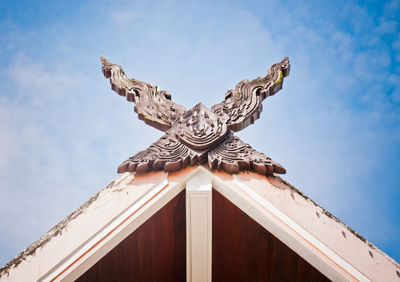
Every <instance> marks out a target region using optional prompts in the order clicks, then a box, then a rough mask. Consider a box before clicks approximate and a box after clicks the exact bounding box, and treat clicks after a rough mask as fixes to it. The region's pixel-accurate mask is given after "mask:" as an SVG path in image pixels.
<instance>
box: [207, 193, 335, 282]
mask: <svg viewBox="0 0 400 282" xmlns="http://www.w3.org/2000/svg"><path fill="white" fill-rule="evenodd" d="M212 213H213V218H212V220H213V230H212V240H213V241H212V242H213V243H212V280H213V282H219V281H229V282H234V281H243V282H249V281H251V282H252V281H329V279H327V278H326V277H325V276H324V275H323V274H321V273H320V272H319V271H318V270H317V269H315V268H314V267H313V266H311V265H310V264H309V263H308V262H306V261H305V260H304V259H302V258H301V257H300V256H298V255H297V254H296V253H295V252H294V251H292V250H291V249H290V248H289V247H287V246H286V245H284V244H283V243H282V242H281V241H279V240H278V239H277V238H276V237H275V236H273V235H272V234H271V233H270V232H268V231H267V230H265V229H264V228H263V227H262V226H261V225H259V224H258V223H257V222H255V221H254V220H253V219H251V218H250V217H249V216H248V215H246V214H245V213H244V212H243V211H242V210H240V209H239V208H238V207H236V206H235V205H233V204H232V203H231V202H230V201H229V200H227V199H226V198H225V197H223V196H222V195H221V194H219V193H218V192H216V191H215V190H213V207H212Z"/></svg>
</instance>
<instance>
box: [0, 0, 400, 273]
mask: <svg viewBox="0 0 400 282" xmlns="http://www.w3.org/2000/svg"><path fill="white" fill-rule="evenodd" d="M143 2H144V1H141V2H135V1H86V2H84V1H7V0H6V1H1V3H0V132H1V138H0V178H1V180H2V181H1V184H0V195H1V197H0V264H1V265H3V264H5V263H6V262H7V261H9V260H10V259H11V258H12V257H13V256H15V255H17V254H18V253H19V252H20V251H22V250H23V249H24V248H25V247H27V246H28V245H30V244H31V243H32V242H33V241H34V240H36V239H37V238H39V237H40V236H41V235H42V234H44V233H45V232H47V231H48V230H49V229H50V228H51V227H52V226H54V225H55V224H56V223H57V222H58V221H60V220H61V219H63V218H64V217H66V216H67V215H68V214H69V213H70V212H72V211H73V210H74V209H76V208H77V207H78V206H79V205H80V204H82V203H83V202H85V201H86V200H87V199H89V197H90V196H91V195H93V194H94V193H96V192H97V191H98V190H100V189H101V188H102V187H103V186H105V185H106V184H107V183H109V182H110V181H111V180H113V179H114V178H115V177H116V168H117V167H118V165H119V164H120V163H121V162H122V161H123V160H125V159H126V158H127V157H129V156H131V155H132V154H134V153H136V152H138V151H140V150H143V149H145V148H146V147H147V146H148V145H150V144H151V143H152V142H154V141H155V140H156V139H157V138H158V137H160V136H161V134H162V133H161V132H160V131H157V130H156V129H154V128H151V127H149V126H145V125H144V124H143V123H142V122H141V121H139V120H138V119H137V116H136V115H135V113H134V112H133V104H131V103H127V102H126V101H125V100H124V99H122V98H121V97H119V96H118V95H116V94H115V93H114V92H112V91H111V90H110V86H109V82H108V81H107V80H106V79H104V77H103V76H102V74H101V71H100V56H101V55H103V56H105V57H107V58H108V59H109V60H110V61H112V62H114V63H117V64H120V65H122V66H123V67H124V69H125V71H126V73H127V75H128V76H134V77H135V78H138V79H141V80H144V81H148V82H151V83H152V84H157V85H159V86H160V87H161V88H162V89H166V90H168V91H169V92H171V93H172V97H173V100H174V101H175V102H177V103H180V104H182V105H184V106H186V107H187V108H190V107H192V106H194V105H195V104H196V103H198V102H200V101H201V102H203V103H204V104H206V105H207V106H209V107H211V106H212V105H214V104H216V103H218V102H220V101H222V99H223V97H224V94H225V92H226V91H227V90H228V89H232V88H233V87H234V86H235V85H236V83H237V82H239V81H240V80H242V79H244V78H249V79H252V78H255V77H258V76H261V75H265V73H266V71H267V70H268V68H269V66H270V65H271V64H273V63H275V62H278V61H280V60H281V59H282V58H283V57H284V56H286V55H287V56H289V57H290V60H291V65H292V68H291V73H290V75H289V77H288V78H287V79H286V80H285V83H284V89H283V91H281V92H280V93H279V94H278V95H276V96H274V97H271V98H268V99H267V100H265V101H264V112H263V113H262V115H261V118H260V119H259V120H258V121H256V123H255V124H254V125H252V126H250V127H248V128H246V129H245V130H243V131H242V132H239V134H238V135H239V136H240V137H241V139H242V140H243V141H245V142H248V143H250V144H251V145H252V146H253V147H254V148H256V149H257V150H259V151H261V152H264V153H266V154H267V155H269V156H271V157H272V158H273V159H274V160H276V161H278V162H279V163H281V164H282V165H283V166H284V167H285V168H286V169H287V175H286V176H285V179H287V180H288V181H289V182H290V183H292V184H293V185H294V186H296V187H297V188H299V189H300V190H301V191H303V192H304V193H305V194H307V195H308V196H310V197H311V198H312V199H314V200H315V201H316V202H318V203H320V204H321V205H322V206H323V207H325V208H326V209H328V210H329V211H330V212H332V213H333V214H335V215H336V216H337V217H339V218H340V219H341V220H342V221H343V222H344V223H346V224H348V225H349V226H350V227H352V228H354V229H355V230H356V231H358V232H359V233H360V234H362V235H363V236H365V237H366V238H367V239H368V240H370V241H371V242H372V243H373V244H375V245H377V246H378V247H379V248H381V249H382V250H383V251H385V252H386V253H388V254H389V255H390V256H391V257H393V258H394V259H396V260H397V261H399V260H400V239H399V238H400V191H399V188H400V187H399V186H400V185H399V183H400V51H399V50H400V32H399V31H400V26H399V24H400V23H399V17H400V2H399V1H398V0H396V1H387V2H383V1H379V2H373V1H366V2H362V1H325V2H324V1H304V3H301V4H300V3H299V2H298V1H287V2H282V1H275V0H272V1H246V2H238V1H222V2H221V1H220V2H218V3H216V2H215V1H198V2H192V1H182V2H177V1H146V3H143Z"/></svg>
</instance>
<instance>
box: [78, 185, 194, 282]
mask: <svg viewBox="0 0 400 282" xmlns="http://www.w3.org/2000/svg"><path fill="white" fill-rule="evenodd" d="M76 281H79V282H85V281H96V282H97V281H107V282H111V281H143V282H149V281H186V208H185V191H182V192H181V193H180V194H179V195H178V196H176V197H175V198H174V199H173V200H172V201H170V202H169V203H168V204H167V205H165V206H164V207H163V208H162V209H161V210H159V211H158V212H157V213H156V214H154V215H153V216H152V217H150V219H149V220H147V221H146V222H145V223H144V224H142V225H141V226H140V227H139V228H138V229H136V230H135V231H134V232H133V233H132V234H131V235H129V236H128V237H127V238H125V240H123V241H122V242H121V243H120V244H119V245H118V246H116V247H115V248H114V249H113V250H111V251H110V252H109V253H108V254H107V255H105V256H104V257H103V258H102V259H101V260H100V261H98V262H97V263H96V264H95V265H93V266H92V267H91V268H90V269H89V270H88V271H87V272H86V273H84V274H83V275H82V276H81V277H80V278H78V279H77V280H76Z"/></svg>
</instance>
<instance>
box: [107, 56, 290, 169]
mask: <svg viewBox="0 0 400 282" xmlns="http://www.w3.org/2000/svg"><path fill="white" fill-rule="evenodd" d="M101 63H102V71H103V74H104V76H105V77H106V78H109V79H110V83H111V88H112V89H113V90H114V91H115V92H117V93H118V94H119V95H121V96H125V97H126V99H127V100H128V101H129V102H134V103H135V105H136V106H135V112H136V113H137V114H138V115H139V119H141V120H144V122H145V123H146V124H149V125H151V126H153V127H155V128H157V129H159V130H161V131H164V132H165V135H164V136H163V137H161V138H160V139H159V140H157V141H156V142H154V143H153V144H152V145H150V147H149V148H147V149H146V150H144V151H141V152H139V153H137V154H135V155H133V156H132V157H130V158H129V159H128V160H126V161H124V162H123V163H122V164H121V165H120V166H119V167H118V173H124V172H127V171H130V172H134V171H136V172H137V173H143V172H147V171H150V170H162V169H164V170H165V171H168V172H171V171H177V170H180V169H182V168H184V167H186V166H188V165H195V164H203V163H208V165H209V167H210V168H212V169H221V170H224V171H225V172H227V173H238V172H239V171H240V170H252V171H255V172H257V173H260V174H273V173H280V174H283V173H286V171H285V169H284V168H283V167H282V166H281V165H280V164H278V163H277V162H275V161H273V160H271V159H270V158H269V157H268V156H266V155H264V154H263V153H260V152H257V151H256V150H254V149H253V148H252V147H251V146H250V145H248V144H246V143H244V142H242V141H241V140H240V139H239V138H238V137H236V136H234V135H233V132H236V131H240V130H242V129H244V128H246V127H247V126H249V125H250V124H252V123H254V121H255V120H256V119H258V118H259V117H260V113H261V111H262V101H263V100H264V99H265V98H267V97H268V96H272V95H274V94H275V93H276V92H278V91H279V90H280V89H282V84H283V78H284V77H286V76H287V75H288V74H289V70H290V64H289V58H288V57H285V58H284V59H283V60H282V61H281V62H280V63H277V64H274V65H272V66H271V68H270V69H269V71H268V73H267V75H266V76H265V77H259V78H256V79H253V80H251V81H249V80H247V79H246V80H242V81H241V82H239V83H238V84H237V85H236V87H235V89H234V90H229V91H228V92H227V93H226V95H225V100H224V101H223V102H221V103H219V104H217V105H214V106H213V107H212V108H211V109H208V108H207V107H206V106H205V105H203V104H202V103H200V104H197V105H196V106H194V107H193V108H192V109H190V110H186V109H185V107H183V106H181V105H178V104H176V103H174V102H172V101H171V94H169V93H168V92H167V91H164V90H159V89H158V87H157V86H153V85H151V84H149V83H146V82H142V81H140V80H136V79H134V78H132V79H129V78H128V77H127V76H126V75H125V73H124V71H123V70H122V68H121V67H120V66H118V65H115V64H112V63H110V62H109V61H107V59H105V58H104V57H101Z"/></svg>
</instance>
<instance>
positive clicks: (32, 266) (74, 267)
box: [0, 167, 400, 281]
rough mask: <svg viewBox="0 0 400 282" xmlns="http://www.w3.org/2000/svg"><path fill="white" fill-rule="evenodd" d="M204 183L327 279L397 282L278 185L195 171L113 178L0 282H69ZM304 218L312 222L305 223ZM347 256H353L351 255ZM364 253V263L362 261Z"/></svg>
mask: <svg viewBox="0 0 400 282" xmlns="http://www.w3.org/2000/svg"><path fill="white" fill-rule="evenodd" d="M205 178H207V179H211V183H212V187H213V188H215V189H216V190H217V191H218V192H219V193H221V194H222V195H223V196H225V197H226V198H227V199H228V200H230V201H231V202H232V203H234V204H235V205H236V206H238V207H239V208H240V209H241V210H243V211H244V212H245V213H246V214H248V215H249V216H250V217H251V218H253V219H254V220H255V221H256V222H258V223H259V224H260V225H262V226H263V227H264V228H265V229H267V230H268V231H269V232H271V233H272V234H273V235H274V236H275V237H277V238H278V239H279V240H281V241H282V242H283V243H284V244H286V245H287V246H288V247H290V248H291V249H292V250H293V251H295V252H296V253H297V254H299V255H300V256H301V257H302V258H304V259H305V260H306V261H307V262H309V263H310V264H311V265H313V266H314V267H315V268H317V269H318V270H319V271H321V272H322V273H323V274H324V275H326V276H327V277H328V278H329V279H331V280H334V281H349V280H353V281H371V280H382V279H384V281H400V280H398V277H397V276H398V274H397V275H396V271H399V270H398V269H400V268H399V265H398V264H396V263H395V262H394V261H392V260H391V259H390V258H389V257H387V256H386V255H385V254H384V253H382V252H381V251H379V249H377V248H376V247H374V246H373V245H371V244H370V243H369V242H364V241H362V240H360V239H359V238H358V237H357V234H351V233H348V235H347V239H346V236H345V234H344V233H343V231H340V230H344V229H343V228H347V226H345V225H344V224H343V223H341V222H339V221H338V220H336V219H334V218H331V217H328V216H325V215H324V214H319V213H318V211H319V212H321V211H322V209H321V208H320V207H319V206H317V205H316V204H315V203H313V202H311V201H310V200H307V198H305V197H303V196H302V195H301V194H300V193H298V192H297V191H296V190H295V189H294V188H291V187H289V186H287V185H286V184H284V183H283V182H282V183H281V184H284V186H285V185H286V186H285V187H283V188H277V187H278V186H279V185H278V186H276V187H275V186H274V185H275V184H273V185H272V184H271V183H272V182H271V183H270V182H269V180H267V178H266V177H262V176H259V175H258V176H257V175H255V174H252V173H248V174H239V175H234V176H232V175H228V174H226V173H222V172H216V171H212V172H211V171H209V170H208V169H205V168H203V167H197V168H187V169H184V170H182V171H180V172H177V173H171V174H166V173H164V172H152V173H147V174H145V175H141V176H139V175H137V176H135V175H134V174H131V173H126V174H123V175H121V176H119V177H118V178H117V179H116V180H115V181H114V182H113V183H112V184H110V185H109V186H107V187H106V188H105V189H103V190H102V191H100V192H99V194H98V195H96V196H95V197H94V198H93V199H91V200H90V201H89V202H88V203H86V204H85V205H83V206H82V207H81V208H80V209H79V210H78V211H77V212H75V213H73V214H72V215H71V216H69V217H68V219H67V220H66V221H65V223H63V225H62V226H61V227H60V228H59V229H57V228H55V230H56V231H57V232H56V233H54V232H53V230H52V231H51V232H49V233H48V234H46V235H45V236H44V237H45V239H46V240H45V241H44V243H43V244H42V241H43V240H39V241H38V242H39V244H34V245H33V246H34V252H33V253H29V254H28V255H26V256H23V257H22V259H21V260H20V261H18V264H14V265H11V267H8V268H7V273H6V274H4V273H3V275H2V276H1V277H0V281H22V280H26V279H27V278H29V280H35V281H36V280H39V281H61V280H63V281H73V280H74V279H76V278H78V277H79V276H80V275H81V274H83V273H84V272H85V271H86V270H88V269H89V268H90V267H91V266H92V265H94V264H95V263H96V262H97V261H98V260H100V259H101V258H102V257H103V256H104V255H105V254H106V253H108V252H109V251H110V250H111V249H112V248H114V247H115V246H116V245H117V244H118V243H120V242H121V241H122V240H123V239H125V238H126V237H127V236H128V235H129V234H131V233H132V232H133V231H134V230H135V229H136V228H138V227H139V226H140V225H141V224H142V223H143V222H145V221H146V220H147V219H148V218H150V216H151V215H153V214H154V213H155V212H157V211H158V210H159V209H160V208H162V207H163V206H164V205H165V204H166V203H168V202H169V201H170V200H172V199H173V198H174V197H175V196H176V195H177V194H178V193H179V192H181V191H182V190H183V189H185V187H186V185H187V186H188V187H192V186H193V185H192V184H193V183H197V184H198V183H200V184H202V183H203V182H204V181H203V180H204V179H205ZM202 181H203V182H202ZM206 182H207V183H205V182H204V183H203V184H204V185H199V187H194V186H193V187H192V188H193V189H195V190H196V189H197V190H199V191H202V190H205V191H206V190H208V191H209V188H210V184H209V180H207V181H206ZM195 186H197V185H195ZM203 186H204V187H203ZM203 188H204V189H203ZM206 188H207V189H206ZM291 199H292V200H293V202H291ZM295 199H296V200H295ZM311 214H313V215H314V217H315V218H311V217H310V216H311ZM315 214H316V215H317V217H318V219H316V218H317V217H316V216H315ZM320 217H321V218H320ZM322 219H323V220H322ZM318 220H319V221H318ZM325 222H326V224H325ZM89 223H90V224H89ZM338 230H339V233H340V232H342V233H343V236H344V238H342V240H341V239H340V238H339V237H336V236H337V235H336V232H338ZM53 233H54V234H53ZM333 233H335V234H334V235H330V234H333ZM342 233H341V234H340V236H342ZM343 236H342V237H343ZM60 246H62V248H60ZM372 247H373V249H371V248H372ZM354 250H357V251H358V252H357V254H359V255H360V256H358V255H357V254H354V252H353V251H354ZM368 250H372V251H373V252H374V256H373V255H372V254H371V251H370V254H369V255H368ZM364 252H366V253H367V255H368V256H371V257H369V259H366V258H364V257H363V256H364V255H365V254H364ZM360 259H361V261H360ZM378 262H379V263H378ZM371 269H372V270H371ZM382 281H383V280H382Z"/></svg>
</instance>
